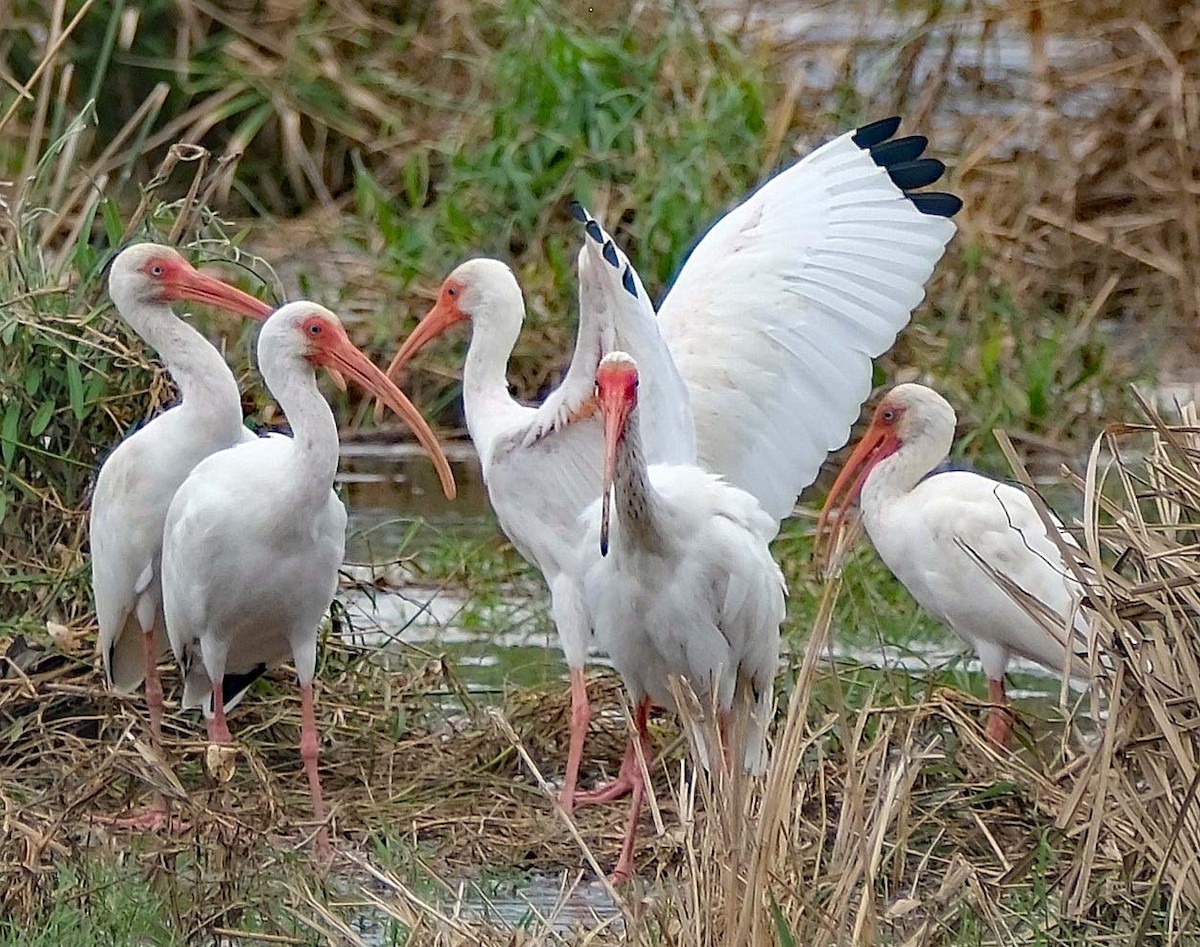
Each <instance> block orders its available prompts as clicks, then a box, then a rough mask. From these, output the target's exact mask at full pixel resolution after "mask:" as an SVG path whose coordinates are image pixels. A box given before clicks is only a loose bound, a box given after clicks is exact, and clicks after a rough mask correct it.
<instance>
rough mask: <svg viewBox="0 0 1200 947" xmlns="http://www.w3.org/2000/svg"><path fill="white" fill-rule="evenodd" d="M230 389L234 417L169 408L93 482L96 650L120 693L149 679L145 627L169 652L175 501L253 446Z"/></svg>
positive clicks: (181, 406)
mask: <svg viewBox="0 0 1200 947" xmlns="http://www.w3.org/2000/svg"><path fill="white" fill-rule="evenodd" d="M213 354H214V356H215V357H219V356H216V353H215V352H214V353H213ZM226 371H228V369H226ZM228 385H229V387H231V388H232V394H233V396H234V399H235V400H234V401H233V403H232V406H231V407H232V411H226V412H221V411H219V410H216V411H214V410H212V407H213V406H211V405H205V407H204V409H199V408H197V407H195V404H194V403H192V402H191V401H190V400H189V401H185V402H184V403H182V404H179V405H176V406H175V407H173V408H169V409H167V410H166V411H164V412H163V413H162V414H160V415H159V416H158V417H156V418H154V419H153V420H151V421H150V422H149V423H147V424H146V425H144V426H143V427H141V428H139V429H138V430H137V431H134V433H133V434H131V435H129V437H127V438H126V439H125V440H124V441H122V442H121V443H120V444H119V445H118V446H117V448H116V450H114V451H113V452H112V454H111V455H109V458H108V460H106V461H105V463H104V465H103V466H102V467H101V468H100V474H99V476H98V477H97V479H96V490H95V494H94V495H93V497H92V510H91V518H90V524H89V535H90V542H91V558H92V590H93V594H94V596H95V601H96V618H97V622H98V624H99V626H100V635H99V643H98V650H99V651H100V657H101V661H102V663H103V666H104V672H105V675H106V676H107V678H108V680H109V682H110V683H111V685H112V686H113V687H115V688H116V689H118V690H122V691H131V690H133V689H135V688H137V687H138V686H140V685H141V683H142V680H143V679H144V677H145V672H146V666H145V662H144V660H143V657H142V629H143V628H150V627H153V629H154V636H155V641H156V644H157V651H158V653H159V655H160V656H163V655H165V654H166V653H167V651H168V642H167V635H166V627H165V625H164V623H163V622H164V619H163V606H162V597H163V593H162V575H161V559H162V536H163V523H164V521H165V520H166V516H167V508H168V506H169V505H170V503H171V499H172V497H174V495H175V492H176V491H177V490H178V489H179V486H180V484H182V483H183V482H184V480H185V479H186V478H187V476H188V474H189V473H191V471H192V469H193V468H194V467H195V466H196V465H197V464H198V463H200V461H202V460H203V459H204V458H206V457H208V456H209V455H210V454H213V453H216V452H217V451H220V450H224V449H225V448H227V447H232V446H233V445H234V444H237V443H239V442H241V441H243V440H247V439H248V440H254V439H255V436H254V434H253V433H251V432H250V431H248V430H247V429H246V428H245V427H243V426H242V423H241V410H240V408H239V407H237V401H236V396H237V386H236V383H235V382H234V380H233V376H232V374H230V375H229V378H228ZM199 400H200V399H199V398H196V399H195V402H196V403H198V402H199ZM226 400H228V399H226ZM218 406H219V402H218Z"/></svg>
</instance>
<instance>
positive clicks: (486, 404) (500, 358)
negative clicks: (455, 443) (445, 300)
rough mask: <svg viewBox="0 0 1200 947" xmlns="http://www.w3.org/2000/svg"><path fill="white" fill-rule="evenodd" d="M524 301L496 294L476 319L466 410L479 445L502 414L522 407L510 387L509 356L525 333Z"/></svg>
mask: <svg viewBox="0 0 1200 947" xmlns="http://www.w3.org/2000/svg"><path fill="white" fill-rule="evenodd" d="M524 317H525V312H524V303H523V302H522V301H521V297H520V294H517V295H516V296H515V298H508V294H500V293H497V294H495V295H494V296H493V297H492V299H491V300H489V305H488V307H487V309H486V310H485V311H483V312H479V313H477V315H476V317H475V318H474V319H473V320H472V328H471V342H470V344H469V345H468V346H467V358H466V362H465V364H464V365H463V410H464V413H465V414H466V417H467V429H468V431H469V432H470V434H471V439H472V440H473V441H474V442H475V443H476V444H477V445H478V444H480V443H482V442H481V438H482V437H485V436H486V433H487V432H488V431H489V430H490V429H491V427H492V426H493V422H494V421H496V420H498V419H499V418H500V417H504V416H508V415H510V414H511V412H512V409H513V408H515V407H518V404H517V402H516V400H515V399H514V398H513V397H512V395H511V394H509V391H508V359H509V356H511V355H512V350H513V348H514V346H515V345H516V344H517V336H519V335H520V334H521V323H522V322H523V321H524Z"/></svg>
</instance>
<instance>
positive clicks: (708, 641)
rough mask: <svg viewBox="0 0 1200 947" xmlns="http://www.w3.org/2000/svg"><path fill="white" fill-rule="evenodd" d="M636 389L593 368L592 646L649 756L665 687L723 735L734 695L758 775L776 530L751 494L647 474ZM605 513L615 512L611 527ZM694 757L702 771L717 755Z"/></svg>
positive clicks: (616, 369)
mask: <svg viewBox="0 0 1200 947" xmlns="http://www.w3.org/2000/svg"><path fill="white" fill-rule="evenodd" d="M637 387H638V369H637V365H636V364H635V363H634V361H633V360H632V359H631V358H629V356H627V355H626V354H625V353H623V352H613V353H610V354H609V355H607V356H605V358H604V359H603V360H602V361H601V362H600V367H599V369H598V370H597V373H596V390H597V397H598V399H599V401H600V409H601V412H602V414H603V416H604V422H605V424H604V426H605V431H604V433H605V445H606V453H605V474H604V482H603V488H602V494H601V499H599V500H597V501H596V502H595V503H593V504H592V505H591V506H590V507H589V508H588V509H587V510H586V511H585V512H584V513H583V515H582V517H581V526H583V528H584V529H585V530H586V533H587V538H586V542H587V544H588V546H589V547H590V548H592V549H599V550H601V552H602V555H601V556H600V557H599V558H598V559H596V560H594V561H593V563H592V565H591V567H590V569H589V570H588V572H587V575H586V579H585V583H584V584H585V588H586V590H587V600H586V602H587V606H588V610H589V613H590V614H591V616H592V620H593V623H594V627H595V630H596V637H597V639H598V641H599V643H600V645H601V647H602V648H603V649H604V650H605V651H607V653H608V655H609V657H610V658H611V659H612V663H613V666H614V667H615V668H616V669H617V671H618V672H619V673H620V675H621V677H622V679H623V680H624V682H625V686H626V688H627V690H628V691H629V695H630V698H631V699H632V701H633V703H634V705H635V706H636V707H637V717H636V719H637V727H638V731H639V739H640V740H641V742H642V747H643V754H644V755H645V756H646V757H647V759H648V758H649V756H650V746H649V739H648V733H647V731H646V717H647V713H648V711H649V708H650V706H651V705H653V704H657V705H659V706H667V707H669V706H672V705H673V704H674V697H673V695H672V693H671V679H672V678H681V679H682V680H684V681H686V682H687V683H688V684H689V685H690V686H691V687H692V689H693V690H694V691H695V692H696V694H697V695H698V697H699V699H700V704H701V707H702V708H705V709H706V708H709V707H712V706H714V705H715V706H716V708H717V709H718V712H719V713H720V715H721V722H722V730H723V731H724V732H725V734H726V737H727V738H731V737H732V733H731V731H730V729H729V726H728V715H729V713H730V711H731V710H732V708H733V706H734V702H735V698H739V697H740V698H741V699H742V700H743V701H745V703H746V705H747V707H748V709H749V711H750V716H749V727H748V733H747V742H746V745H745V746H744V747H741V748H740V750H741V756H742V760H743V761H744V765H745V766H746V768H747V769H749V770H751V771H754V772H758V771H761V770H762V769H763V768H764V767H765V765H766V760H767V752H766V730H767V726H768V724H769V722H770V719H771V714H772V711H773V694H774V681H775V672H776V669H777V666H778V663H779V625H780V623H781V622H782V621H783V617H784V608H785V606H784V592H785V588H784V581H783V575H782V573H781V572H780V570H779V566H778V565H776V563H775V560H774V559H772V558H771V550H770V548H769V545H768V544H769V542H770V540H771V538H772V537H773V536H774V535H775V532H776V530H777V528H778V524H777V523H776V522H775V520H774V519H773V518H772V517H771V516H769V515H768V514H767V513H765V512H764V511H763V509H762V507H761V506H760V505H759V503H758V501H757V500H756V499H755V498H754V497H752V496H751V495H750V494H749V493H747V492H746V491H744V490H740V489H738V488H737V487H734V486H731V485H729V484H728V483H725V482H724V481H723V480H722V479H721V478H720V477H716V476H714V475H712V474H709V473H706V472H705V471H703V470H701V469H700V468H699V467H696V466H694V465H682V464H656V465H653V466H649V467H647V465H646V461H645V458H644V455H643V453H642V443H641V433H640V430H639V417H638V415H639V409H638V407H637ZM610 490H611V494H610ZM610 503H611V504H612V505H613V506H615V508H616V515H615V517H613V518H612V519H611V520H610V514H609V504H610ZM698 736H699V737H700V745H701V747H702V748H704V746H703V736H702V735H698ZM704 749H705V752H704V755H705V756H706V757H707V759H708V760H709V761H710V762H711V761H712V760H713V759H714V757H716V758H719V756H720V754H721V753H722V749H721V748H717V747H707V748H704ZM725 749H726V751H732V750H736V749H739V748H734V747H730V746H727V747H726V748H725ZM634 753H635V750H634V746H633V741H632V740H631V741H630V746H629V750H628V751H627V752H626V762H625V765H624V766H623V767H622V777H621V778H622V779H624V780H625V781H626V782H627V783H629V786H628V788H630V789H632V791H633V801H632V804H631V809H630V815H629V826H628V829H627V831H626V837H625V844H624V845H623V846H622V849H621V856H620V859H619V860H618V862H617V867H616V870H615V872H614V878H615V879H616V880H618V881H620V880H624V879H626V878H628V877H629V875H630V873H631V867H632V856H633V842H634V838H635V837H636V833H637V821H638V816H639V814H640V809H641V802H642V797H643V793H644V789H645V787H644V785H643V781H642V777H641V770H640V767H638V766H637V765H636V762H635V760H636V757H635V755H634ZM622 788H624V787H622Z"/></svg>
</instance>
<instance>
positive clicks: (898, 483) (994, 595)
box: [822, 385, 1088, 744]
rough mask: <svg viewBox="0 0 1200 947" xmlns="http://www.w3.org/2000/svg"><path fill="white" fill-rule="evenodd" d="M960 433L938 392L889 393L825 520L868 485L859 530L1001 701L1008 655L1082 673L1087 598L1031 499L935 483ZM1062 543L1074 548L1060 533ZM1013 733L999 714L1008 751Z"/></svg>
mask: <svg viewBox="0 0 1200 947" xmlns="http://www.w3.org/2000/svg"><path fill="white" fill-rule="evenodd" d="M954 427H955V416H954V410H953V408H951V407H950V405H949V404H948V403H947V402H946V400H945V399H944V398H942V397H941V395H939V394H937V392H935V391H932V390H930V389H929V388H925V387H923V386H921V385H898V386H897V387H895V388H893V389H892V390H891V391H890V392H888V394H887V395H886V396H885V397H884V399H883V401H882V402H881V403H880V405H879V407H878V408H877V409H876V411H875V415H874V419H873V421H872V425H871V428H870V429H869V430H868V431H867V433H866V434H865V435H864V437H863V440H862V442H861V443H860V444H859V446H858V447H857V448H856V449H855V452H854V454H853V455H852V456H851V458H850V459H849V460H848V461H847V463H846V466H845V468H844V469H843V470H842V473H841V474H840V475H839V477H838V480H837V483H835V485H834V488H833V490H832V491H831V492H830V495H829V500H828V501H827V503H826V507H825V511H826V515H827V514H828V512H829V511H830V510H832V509H834V508H836V507H839V506H840V507H841V508H842V509H844V508H845V507H846V505H847V504H848V503H849V501H850V500H851V499H852V498H853V494H854V492H855V487H854V486H853V484H854V483H860V484H861V486H860V487H859V489H860V490H861V506H862V513H863V525H864V526H865V527H866V530H867V534H868V535H869V536H870V537H871V542H872V543H873V544H874V546H875V549H876V550H877V551H878V553H879V556H880V558H881V559H883V561H884V562H885V563H886V564H887V566H888V568H889V569H891V570H892V572H893V574H894V575H895V576H896V578H898V579H899V580H900V581H901V582H903V583H904V585H905V587H906V588H907V589H908V590H909V592H911V593H912V596H913V598H915V599H916V600H917V602H918V604H920V605H921V607H922V608H924V609H926V610H927V611H929V612H930V613H931V614H933V615H934V616H935V617H937V618H938V619H939V620H940V621H943V622H945V623H946V624H947V625H948V626H949V627H950V628H951V629H953V630H954V631H955V632H957V633H958V634H959V635H960V636H961V637H962V638H964V639H965V640H966V641H967V642H968V643H969V644H971V645H972V646H973V647H974V648H975V650H976V651H977V652H978V654H979V659H980V663H981V664H982V665H983V670H984V673H985V674H986V675H987V678H988V682H989V691H990V694H991V699H992V700H993V701H994V702H996V703H997V704H1000V703H1002V702H1003V701H1004V699H1005V696H1004V675H1005V673H1006V670H1007V668H1008V663H1009V660H1010V659H1011V658H1012V657H1013V656H1020V657H1023V658H1026V659H1028V660H1030V661H1035V662H1037V663H1039V664H1041V665H1043V666H1044V667H1046V668H1048V669H1050V670H1052V671H1055V672H1057V673H1059V674H1063V673H1070V674H1072V675H1074V676H1077V677H1084V676H1086V675H1087V673H1088V672H1087V661H1086V658H1087V650H1088V621H1087V617H1086V615H1084V614H1083V613H1082V612H1081V611H1080V607H1079V606H1080V601H1081V600H1082V598H1083V594H1084V593H1083V589H1082V588H1081V586H1080V585H1079V582H1078V581H1077V580H1076V578H1075V577H1074V575H1073V574H1072V572H1071V570H1070V569H1069V567H1068V566H1067V564H1066V563H1065V562H1064V561H1063V556H1062V553H1061V551H1060V549H1059V547H1058V546H1057V545H1056V543H1055V542H1054V541H1053V540H1052V539H1051V538H1050V537H1049V536H1048V535H1047V532H1046V527H1045V524H1044V523H1043V522H1042V520H1041V518H1040V517H1039V516H1038V514H1037V510H1036V509H1034V506H1033V504H1032V503H1031V502H1030V500H1029V498H1028V497H1027V496H1026V495H1025V493H1023V492H1022V491H1021V490H1018V489H1016V488H1015V487H1012V486H1009V485H1008V484H1004V483H1000V482H998V481H995V480H992V479H990V478H988V477H984V476H981V475H979V474H976V473H971V472H968V471H962V470H947V471H943V472H935V473H933V474H932V475H930V471H934V470H935V468H936V467H937V465H938V464H939V463H941V462H942V461H943V460H944V459H945V457H946V455H947V454H948V453H949V451H950V447H951V443H952V441H953V438H954ZM822 525H823V524H822ZM1059 526H1060V529H1061V524H1059ZM1060 538H1061V539H1062V540H1063V541H1065V542H1067V543H1073V540H1072V539H1071V537H1070V536H1069V535H1068V534H1067V533H1066V532H1065V531H1062V532H1061V533H1060ZM984 563H986V565H987V567H988V568H990V569H992V570H994V571H995V572H996V573H998V574H1000V575H1003V576H1004V577H1006V579H1007V580H1008V581H1009V582H1011V583H1012V584H1013V585H1014V586H1016V587H1018V588H1020V589H1021V590H1022V591H1023V592H1024V593H1025V594H1027V595H1029V596H1031V597H1032V598H1034V599H1036V600H1037V601H1038V602H1039V603H1041V606H1042V607H1043V609H1044V612H1045V614H1048V615H1053V616H1058V621H1057V623H1056V627H1055V628H1054V629H1050V628H1047V627H1046V626H1045V625H1043V623H1041V622H1039V621H1038V620H1037V619H1036V618H1034V617H1033V616H1031V615H1030V614H1029V612H1028V611H1026V609H1025V608H1024V607H1022V606H1021V605H1020V604H1018V603H1017V602H1016V601H1014V599H1013V598H1012V597H1011V596H1010V595H1009V594H1008V593H1007V592H1006V591H1005V590H1004V589H1002V588H1001V587H1000V586H999V585H997V584H996V582H995V580H994V579H993V578H992V576H991V575H989V574H988V572H987V571H986V569H985V567H984V565H983V564H984ZM1010 729H1011V718H1010V716H1009V715H1008V713H1007V712H1006V711H1003V710H1001V709H999V708H996V709H995V710H993V712H992V715H991V717H990V719H989V722H988V733H989V735H991V736H992V738H993V739H994V740H996V742H998V743H1000V744H1004V743H1005V742H1006V741H1007V739H1008V735H1009V731H1010Z"/></svg>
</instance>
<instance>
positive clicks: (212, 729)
mask: <svg viewBox="0 0 1200 947" xmlns="http://www.w3.org/2000/svg"><path fill="white" fill-rule="evenodd" d="M212 695H213V716H212V720H210V721H209V722H208V740H209V742H210V743H232V742H233V737H231V736H230V735H229V724H227V723H226V722H225V693H224V688H223V687H222V684H221V681H220V680H216V681H213V682H212Z"/></svg>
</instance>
